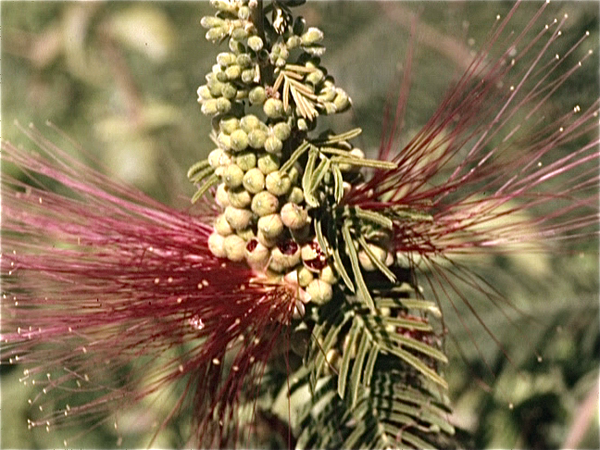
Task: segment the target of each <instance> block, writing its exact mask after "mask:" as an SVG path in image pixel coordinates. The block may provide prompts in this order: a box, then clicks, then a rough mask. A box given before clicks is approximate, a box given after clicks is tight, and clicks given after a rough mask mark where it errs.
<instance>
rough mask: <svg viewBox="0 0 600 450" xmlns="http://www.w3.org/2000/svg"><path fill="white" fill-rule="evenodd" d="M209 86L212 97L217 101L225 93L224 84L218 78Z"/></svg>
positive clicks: (210, 82) (209, 82)
mask: <svg viewBox="0 0 600 450" xmlns="http://www.w3.org/2000/svg"><path fill="white" fill-rule="evenodd" d="M207 86H208V90H209V91H210V95H212V96H213V97H215V100H216V98H217V97H220V96H221V93H222V92H223V83H221V82H220V81H219V80H217V79H216V78H215V79H214V80H210V81H208V83H207Z"/></svg>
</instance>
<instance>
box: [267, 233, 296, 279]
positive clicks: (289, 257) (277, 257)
mask: <svg viewBox="0 0 600 450" xmlns="http://www.w3.org/2000/svg"><path fill="white" fill-rule="evenodd" d="M299 262H300V247H299V246H298V244H296V243H295V242H294V241H292V240H287V241H285V242H280V243H279V244H277V245H276V246H275V247H274V248H273V250H272V251H271V262H270V264H269V268H270V269H271V270H273V271H275V272H285V271H286V270H288V269H291V268H292V267H294V266H296V265H297V264H298V263H299Z"/></svg>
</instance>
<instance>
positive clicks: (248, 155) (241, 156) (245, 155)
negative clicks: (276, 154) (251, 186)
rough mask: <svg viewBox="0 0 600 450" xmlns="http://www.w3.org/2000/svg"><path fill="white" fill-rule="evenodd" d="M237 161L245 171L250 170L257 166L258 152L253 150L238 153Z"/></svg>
mask: <svg viewBox="0 0 600 450" xmlns="http://www.w3.org/2000/svg"><path fill="white" fill-rule="evenodd" d="M235 163H236V164H237V165H238V166H239V168H240V169H242V170H243V171H244V172H248V171H249V170H250V169H252V168H254V167H256V154H255V153H254V152H252V151H245V152H241V153H238V154H237V155H236V156H235Z"/></svg>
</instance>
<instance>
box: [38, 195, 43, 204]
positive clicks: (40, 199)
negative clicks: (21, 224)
mask: <svg viewBox="0 0 600 450" xmlns="http://www.w3.org/2000/svg"><path fill="white" fill-rule="evenodd" d="M38 201H39V202H40V205H41V204H42V197H40V198H39V199H38Z"/></svg>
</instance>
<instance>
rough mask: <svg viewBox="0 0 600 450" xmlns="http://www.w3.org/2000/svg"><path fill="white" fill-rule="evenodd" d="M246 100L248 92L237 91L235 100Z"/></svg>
mask: <svg viewBox="0 0 600 450" xmlns="http://www.w3.org/2000/svg"><path fill="white" fill-rule="evenodd" d="M246 98H248V90H247V89H238V91H237V95H236V96H235V99H236V100H244V99H246Z"/></svg>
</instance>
